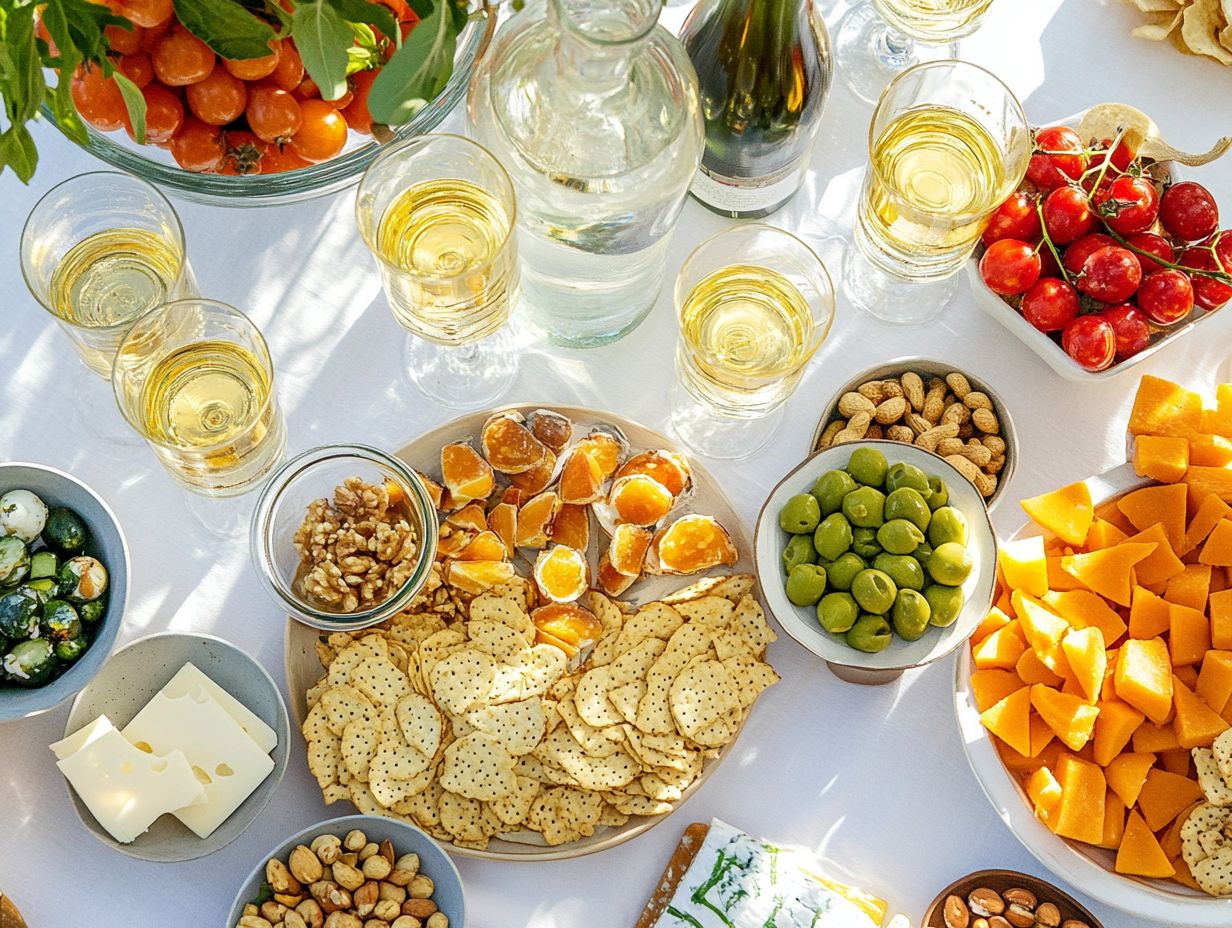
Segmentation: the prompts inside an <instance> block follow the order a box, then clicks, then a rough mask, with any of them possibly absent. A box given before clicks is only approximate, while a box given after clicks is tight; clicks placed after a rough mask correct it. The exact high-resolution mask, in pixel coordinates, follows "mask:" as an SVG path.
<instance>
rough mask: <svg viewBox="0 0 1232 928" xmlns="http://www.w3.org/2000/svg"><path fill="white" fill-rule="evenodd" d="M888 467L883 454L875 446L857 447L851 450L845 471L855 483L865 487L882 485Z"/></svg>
mask: <svg viewBox="0 0 1232 928" xmlns="http://www.w3.org/2000/svg"><path fill="white" fill-rule="evenodd" d="M888 469H889V464H887V463H886V458H885V455H884V454H882V453H881V452H880V451H878V450H877V449H876V448H857V449H856V450H855V451H853V452H851V460H849V461H848V462H847V473H849V474H851V476H852V478H853V479H854V480H855V482H856V483H862V484H864V486H866V487H880V486H882V485H883V484H884V483H885V478H886V470H888Z"/></svg>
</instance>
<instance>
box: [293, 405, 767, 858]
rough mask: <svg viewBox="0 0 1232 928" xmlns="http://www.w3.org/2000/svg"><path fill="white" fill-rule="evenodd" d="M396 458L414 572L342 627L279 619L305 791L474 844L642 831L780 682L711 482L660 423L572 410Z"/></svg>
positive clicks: (483, 424) (505, 845)
mask: <svg viewBox="0 0 1232 928" xmlns="http://www.w3.org/2000/svg"><path fill="white" fill-rule="evenodd" d="M397 455H398V456H399V457H400V458H402V459H403V460H404V461H405V462H406V463H408V464H409V465H410V466H411V467H413V468H414V469H415V470H416V472H417V473H418V474H419V475H420V477H421V479H422V480H423V482H424V484H425V486H426V487H427V488H428V491H429V494H430V495H431V496H432V498H433V500H434V502H435V503H436V504H437V510H438V522H439V527H438V545H437V557H436V562H435V564H434V566H433V570H432V573H431V576H430V577H429V580H428V583H427V584H426V586H425V587H424V589H423V590H422V591H421V592H420V594H419V595H418V597H417V598H416V600H415V601H414V602H413V603H412V604H411V606H410V607H409V608H407V609H406V610H405V611H403V612H401V613H399V614H398V615H396V616H394V617H393V618H391V619H389V620H388V621H386V622H383V623H381V624H379V625H376V626H372V627H370V628H366V629H363V630H361V631H351V632H334V633H332V634H331V633H327V632H320V631H317V630H315V629H312V628H309V627H307V626H305V625H301V624H299V623H297V622H294V621H290V622H289V623H288V626H287V633H286V655H285V657H286V673H287V684H288V686H289V688H290V692H291V697H292V709H293V711H294V712H295V714H296V717H297V720H298V721H299V722H300V724H301V730H302V732H303V735H304V740H305V742H306V746H307V747H306V751H307V759H308V767H309V769H310V771H311V772H312V774H313V776H315V777H316V779H317V782H318V784H319V785H320V787H321V790H322V794H323V796H324V799H325V801H326V802H327V803H334V802H339V801H341V802H349V803H351V804H352V805H354V806H355V807H356V808H357V809H359V811H361V812H364V813H367V814H376V815H385V816H390V817H394V818H402V819H404V820H406V821H409V822H411V823H412V824H415V825H417V826H418V827H420V828H423V829H424V830H425V831H428V832H429V833H430V834H432V835H433V836H434V837H435V838H437V839H438V840H440V841H442V842H445V843H446V844H447V845H449V846H450V850H452V851H455V852H456V853H459V854H462V855H465V856H473V857H481V858H486V859H497V860H518V861H530V860H560V859H564V858H571V857H579V856H582V855H584V854H590V853H594V852H596V851H601V850H605V849H607V848H610V847H613V846H615V845H617V844H621V843H623V842H625V841H628V840H630V839H631V838H633V837H636V836H637V835H639V834H641V833H643V832H645V831H646V830H648V829H650V828H651V827H653V826H654V825H655V824H657V823H658V822H659V821H661V820H662V819H663V818H665V817H666V816H667V815H668V814H670V813H671V812H673V811H674V810H675V809H676V808H678V807H679V806H680V805H681V804H682V803H683V802H684V801H685V800H686V799H687V798H688V797H689V796H690V795H691V794H692V793H693V791H694V790H696V789H697V788H698V787H699V786H700V785H701V784H702V783H703V782H704V781H705V780H706V778H707V777H708V776H709V775H710V774H711V773H713V771H714V770H715V768H716V767H717V766H718V764H719V763H720V762H721V761H722V760H723V758H724V757H725V756H726V754H727V753H728V752H729V751H730V750H731V748H732V745H733V744H734V742H735V740H736V737H737V736H738V735H739V733H740V730H741V728H742V727H743V724H744V721H745V719H746V718H747V716H748V714H749V712H750V711H751V710H752V707H753V703H754V701H755V700H756V698H757V696H758V694H759V693H760V692H761V691H762V690H764V689H766V688H767V687H768V686H771V685H772V684H774V683H775V682H777V681H778V679H779V678H778V675H777V674H776V673H775V672H774V670H773V669H772V668H771V667H770V665H769V664H768V663H766V662H765V651H766V647H767V645H769V644H770V643H771V642H773V641H774V640H776V637H777V636H776V635H775V633H774V631H773V630H772V629H771V628H770V626H769V624H768V623H767V621H766V617H765V613H764V611H763V607H762V604H761V603H760V602H759V594H758V591H757V589H756V581H755V579H754V577H753V576H752V541H751V539H750V538H749V537H748V535H747V532H746V531H745V530H744V529H743V527H742V525H741V522H740V519H739V517H738V515H737V514H736V512H735V511H734V510H733V509H732V507H731V504H730V503H729V502H728V501H727V499H726V497H725V495H724V493H723V491H722V489H721V488H720V486H719V485H718V484H717V482H716V481H715V480H714V479H713V478H712V477H711V476H710V475H709V474H707V473H706V472H705V471H704V470H703V469H702V468H701V467H699V466H697V465H696V464H695V463H694V462H692V461H690V460H689V459H688V458H687V457H686V456H685V455H684V454H683V452H681V451H680V450H679V449H678V448H677V447H676V446H675V444H674V443H672V442H671V441H670V440H669V439H667V438H666V437H664V436H663V435H660V434H658V433H657V432H655V431H653V430H651V429H648V428H645V427H644V426H641V425H639V424H637V423H635V422H632V421H630V420H627V419H623V418H621V417H619V416H615V415H612V414H609V413H602V412H596V411H594V410H589V409H583V408H578V407H563V406H562V407H555V408H552V409H543V408H539V407H535V406H509V407H503V408H501V409H498V410H494V411H489V412H481V413H475V414H471V415H467V416H463V417H461V418H459V419H456V420H454V421H452V422H449V423H447V424H445V425H442V426H440V427H439V428H437V429H435V430H433V431H430V432H428V433H426V434H424V435H423V436H421V437H420V438H418V439H416V440H415V441H414V442H412V443H411V444H409V445H407V446H406V447H404V448H402V449H400V450H399V451H398V452H397ZM332 490H333V488H331V487H322V488H321V494H322V496H327V495H328V494H329V493H330V492H332ZM356 579H357V582H358V580H359V578H356Z"/></svg>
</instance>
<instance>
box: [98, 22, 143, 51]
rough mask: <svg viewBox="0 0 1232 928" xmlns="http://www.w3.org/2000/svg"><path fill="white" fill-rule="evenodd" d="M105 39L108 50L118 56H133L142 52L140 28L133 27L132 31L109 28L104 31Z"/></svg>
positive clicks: (118, 27)
mask: <svg viewBox="0 0 1232 928" xmlns="http://www.w3.org/2000/svg"><path fill="white" fill-rule="evenodd" d="M103 38H104V39H106V40H107V48H108V49H110V50H111V52H112V53H113V54H116V55H131V54H133V52H137V51H140V50H141V27H140V26H133V27H132V28H131V29H125V28H124V27H123V26H107V27H105V28H104V29H103Z"/></svg>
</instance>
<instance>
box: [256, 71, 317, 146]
mask: <svg viewBox="0 0 1232 928" xmlns="http://www.w3.org/2000/svg"><path fill="white" fill-rule="evenodd" d="M245 114H246V116H247V117H248V127H249V128H250V129H252V131H253V132H254V133H255V134H256V136H257V138H259V139H263V140H265V141H266V142H285V141H287V140H288V139H290V138H291V136H293V135H294V134H295V133H296V132H298V131H299V128H300V126H301V125H302V124H303V116H302V115H301V113H300V103H299V101H298V100H296V99H295V97H294V96H292V95H291V94H289V93H287V92H286V91H285V90H282V89H280V88H278V87H275V86H274V85H272V84H258V85H257V86H255V87H253V88H252V90H251V92H250V93H249V94H248V109H247V110H245Z"/></svg>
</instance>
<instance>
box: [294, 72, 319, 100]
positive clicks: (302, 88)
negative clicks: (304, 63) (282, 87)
mask: <svg viewBox="0 0 1232 928" xmlns="http://www.w3.org/2000/svg"><path fill="white" fill-rule="evenodd" d="M291 93H293V94H294V95H295V99H296V100H307V99H309V98H311V97H319V96H320V95H321V91H320V89H319V88H318V87H317V82H316V81H314V80H313V79H312V78H311V77H308V76H307V75H304V79H303V80H302V81H300V82H299V84H297V85H296V87H295V89H294V90H292V91H291Z"/></svg>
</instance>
